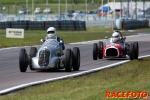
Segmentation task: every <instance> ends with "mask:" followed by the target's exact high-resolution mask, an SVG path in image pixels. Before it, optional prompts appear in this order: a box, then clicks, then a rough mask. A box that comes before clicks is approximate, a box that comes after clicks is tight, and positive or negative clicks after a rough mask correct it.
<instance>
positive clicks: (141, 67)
mask: <svg viewBox="0 0 150 100" xmlns="http://www.w3.org/2000/svg"><path fill="white" fill-rule="evenodd" d="M149 65H150V57H148V58H142V59H139V60H133V61H130V62H128V63H125V64H123V65H120V66H116V67H113V68H109V69H104V70H102V71H99V72H96V73H91V74H88V75H85V76H81V77H76V78H69V79H66V80H60V81H56V82H51V83H47V84H43V85H40V86H37V87H29V88H27V89H25V90H21V91H19V92H17V93H16V94H15V95H7V96H0V100H108V98H106V92H107V91H109V92H128V91H130V92H138V91H146V92H148V93H149V95H150V80H149V76H150V72H149V71H150V67H149ZM129 99H130V100H132V99H133V98H127V99H124V100H129ZM111 100H120V98H119V99H111ZM136 100H137V99H136Z"/></svg>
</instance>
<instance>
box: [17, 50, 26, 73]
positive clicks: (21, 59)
mask: <svg viewBox="0 0 150 100" xmlns="http://www.w3.org/2000/svg"><path fill="white" fill-rule="evenodd" d="M27 67H28V56H27V53H26V50H25V49H21V50H20V54H19V69H20V72H26V70H27Z"/></svg>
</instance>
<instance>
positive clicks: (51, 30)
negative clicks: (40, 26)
mask: <svg viewBox="0 0 150 100" xmlns="http://www.w3.org/2000/svg"><path fill="white" fill-rule="evenodd" d="M55 36H56V29H55V28H54V27H49V28H48V29H47V37H48V38H53V37H55Z"/></svg>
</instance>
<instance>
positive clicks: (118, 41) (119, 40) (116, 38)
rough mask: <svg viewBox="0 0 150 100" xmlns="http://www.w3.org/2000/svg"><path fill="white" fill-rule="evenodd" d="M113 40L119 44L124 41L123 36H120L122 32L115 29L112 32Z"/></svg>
mask: <svg viewBox="0 0 150 100" xmlns="http://www.w3.org/2000/svg"><path fill="white" fill-rule="evenodd" d="M111 41H112V42H113V43H118V44H120V43H123V40H122V38H121V36H120V33H119V32H118V31H115V32H114V33H113V34H112V37H111Z"/></svg>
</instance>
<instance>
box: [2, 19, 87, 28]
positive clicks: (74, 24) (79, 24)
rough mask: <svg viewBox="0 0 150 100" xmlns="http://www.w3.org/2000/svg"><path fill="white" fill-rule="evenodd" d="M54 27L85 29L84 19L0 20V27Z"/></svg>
mask: <svg viewBox="0 0 150 100" xmlns="http://www.w3.org/2000/svg"><path fill="white" fill-rule="evenodd" d="M48 27H55V28H56V29H57V30H86V25H85V21H11V22H0V29H6V28H23V29H25V30H30V29H31V30H45V29H47V28H48Z"/></svg>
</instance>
